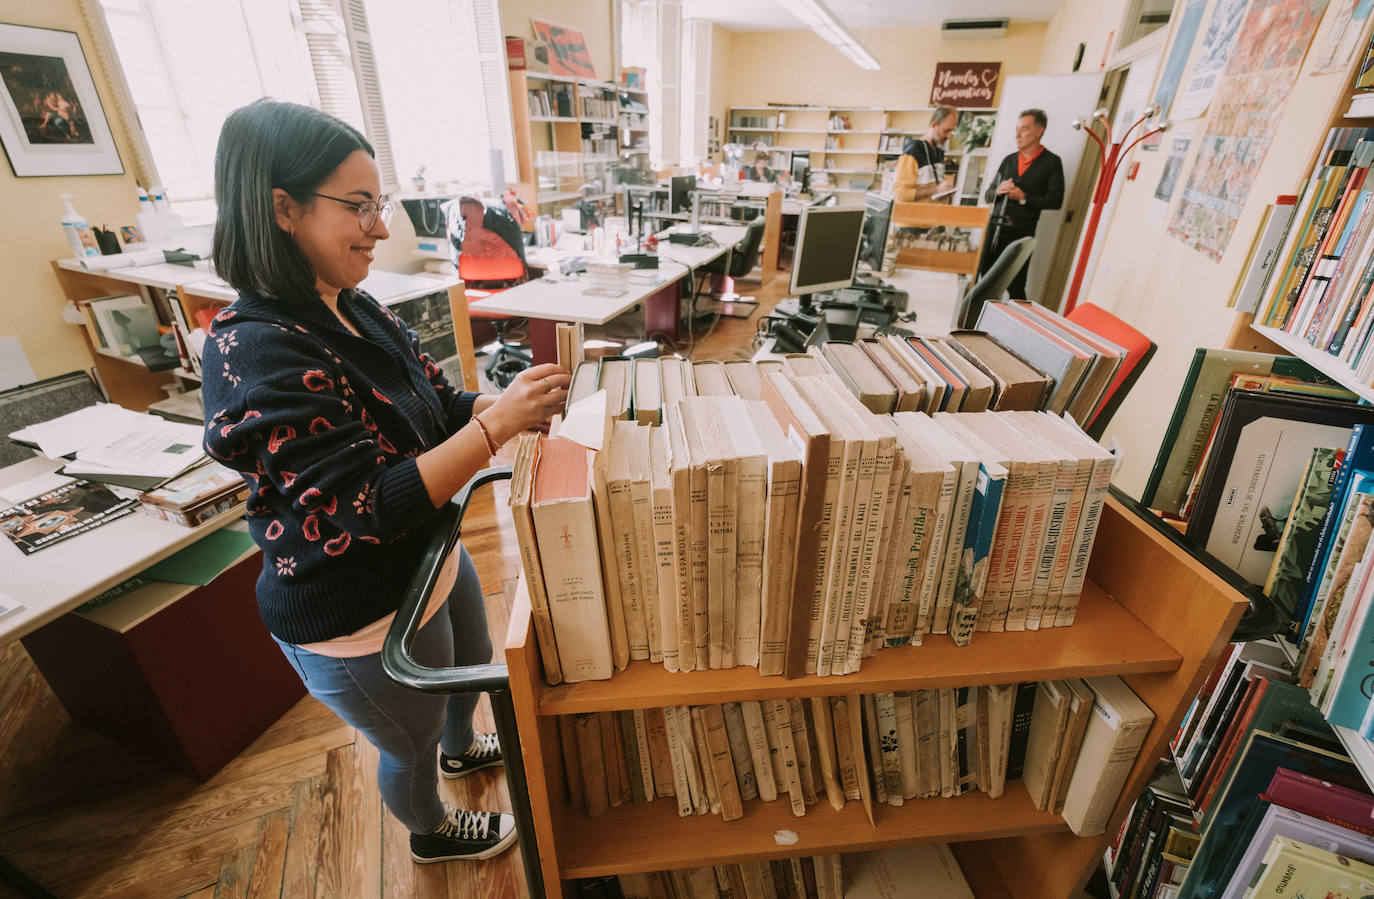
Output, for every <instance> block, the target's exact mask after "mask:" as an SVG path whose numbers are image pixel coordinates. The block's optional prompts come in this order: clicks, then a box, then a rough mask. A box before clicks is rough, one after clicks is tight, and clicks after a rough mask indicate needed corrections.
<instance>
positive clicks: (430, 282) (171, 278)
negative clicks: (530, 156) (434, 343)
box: [57, 259, 458, 306]
mask: <svg viewBox="0 0 1374 899" xmlns="http://www.w3.org/2000/svg"><path fill="white" fill-rule="evenodd" d="M57 264H58V266H59V267H60V268H64V269H67V270H68V271H72V272H80V273H81V274H83V275H97V276H99V277H102V278H110V279H112V280H115V281H127V282H128V283H130V284H141V285H144V286H147V287H156V288H159V289H162V290H171V289H172V288H175V287H182V286H185V287H190V288H192V291H193V292H194V293H195V294H197V295H198V296H203V297H209V298H210V299H212V300H224V301H225V302H233V301H234V300H235V299H236V298H237V297H238V293H237V292H236V291H235V290H234V289H233V288H232V287H230V286H229V285H228V284H226V283H225V282H224V281H221V280H220V279H219V278H218V277H216V276H215V273H214V272H207V271H204V270H202V269H198V268H191V267H190V266H185V265H172V264H171V263H168V262H160V263H158V264H156V265H138V266H131V267H129V268H112V269H103V270H99V271H93V270H91V269H88V268H86V267H85V266H84V265H82V264H81V263H80V262H78V261H77V260H75V259H59V260H58V261H57ZM457 283H458V279H457V278H455V277H453V276H452V275H439V274H435V273H433V272H419V273H416V274H406V273H404V272H388V271H382V270H380V269H377V270H374V271H372V272H369V273H368V276H367V278H365V279H364V280H363V283H362V284H360V285H358V286H359V287H361V288H362V289H363V290H365V291H367V292H368V293H369V294H371V295H372V296H373V297H374V298H375V299H376V300H377V302H379V303H381V304H382V305H384V306H390V305H393V304H395V303H400V302H404V301H405V300H412V299H414V298H415V297H422V296H425V295H427V294H431V293H434V292H435V291H436V290H447V289H448V288H450V287H452V286H453V285H454V284H457Z"/></svg>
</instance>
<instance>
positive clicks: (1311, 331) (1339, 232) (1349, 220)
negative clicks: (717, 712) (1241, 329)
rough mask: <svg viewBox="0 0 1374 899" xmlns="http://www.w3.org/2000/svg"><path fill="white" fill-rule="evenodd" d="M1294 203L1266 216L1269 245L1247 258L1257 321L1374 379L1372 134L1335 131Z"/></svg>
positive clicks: (1368, 131) (1356, 130)
mask: <svg viewBox="0 0 1374 899" xmlns="http://www.w3.org/2000/svg"><path fill="white" fill-rule="evenodd" d="M1319 160H1320V161H1319V164H1318V165H1317V167H1316V168H1315V169H1314V170H1313V172H1312V174H1311V176H1310V177H1309V178H1308V179H1307V181H1306V183H1305V184H1304V185H1303V188H1302V192H1301V193H1300V194H1299V196H1298V198H1297V202H1296V203H1293V204H1287V203H1284V204H1277V205H1275V206H1274V208H1273V211H1272V212H1271V213H1270V223H1271V224H1272V227H1271V228H1266V231H1271V232H1272V234H1273V236H1272V237H1271V242H1272V247H1270V248H1269V249H1270V251H1268V252H1256V253H1254V254H1253V258H1252V264H1251V269H1252V271H1251V273H1250V274H1249V275H1247V278H1246V279H1245V280H1246V281H1248V282H1251V283H1254V282H1259V285H1260V286H1259V288H1258V290H1257V295H1258V308H1257V311H1256V315H1255V321H1256V322H1258V323H1260V324H1263V325H1265V326H1268V327H1272V328H1279V329H1282V330H1283V331H1286V332H1288V333H1289V334H1292V335H1293V336H1295V337H1297V338H1299V339H1301V340H1302V341H1304V342H1305V343H1308V344H1310V345H1312V346H1313V347H1315V348H1316V349H1318V350H1320V351H1322V352H1324V353H1328V354H1330V355H1332V356H1334V357H1336V358H1337V359H1339V360H1341V361H1342V362H1344V363H1345V364H1347V365H1348V366H1349V367H1350V368H1351V369H1352V370H1353V371H1354V372H1355V373H1356V376H1357V377H1358V378H1359V379H1360V381H1361V382H1362V383H1366V384H1367V383H1370V380H1371V377H1374V354H1371V353H1370V352H1369V349H1370V337H1371V334H1374V303H1371V302H1370V298H1371V293H1372V292H1374V202H1371V201H1374V181H1370V180H1369V178H1368V175H1369V168H1370V164H1371V162H1374V129H1369V128H1333V129H1331V131H1330V132H1329V133H1328V134H1327V137H1326V142H1325V144H1324V145H1323V147H1322V150H1321V153H1320V156H1319Z"/></svg>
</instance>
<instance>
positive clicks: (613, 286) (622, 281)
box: [583, 262, 634, 297]
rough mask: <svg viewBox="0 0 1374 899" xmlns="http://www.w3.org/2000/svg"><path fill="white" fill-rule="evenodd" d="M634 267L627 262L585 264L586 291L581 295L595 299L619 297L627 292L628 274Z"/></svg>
mask: <svg viewBox="0 0 1374 899" xmlns="http://www.w3.org/2000/svg"><path fill="white" fill-rule="evenodd" d="M633 269H634V266H633V265H631V264H630V263H628V262H589V263H587V274H586V281H587V289H586V290H585V291H583V293H587V294H591V295H592V296H597V297H619V296H624V295H625V294H626V293H628V292H629V289H630V288H629V278H630V272H631V271H632V270H633Z"/></svg>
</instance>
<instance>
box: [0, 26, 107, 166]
mask: <svg viewBox="0 0 1374 899" xmlns="http://www.w3.org/2000/svg"><path fill="white" fill-rule="evenodd" d="M0 144H3V145H4V148H5V155H6V156H7V157H8V158H9V162H10V168H11V169H13V170H14V174H15V175H16V176H17V177H20V178H29V177H34V176H41V175H119V174H123V172H124V166H123V164H122V163H120V161H119V151H118V150H117V149H116V148H115V142H114V136H113V135H112V134H111V133H110V125H109V123H108V122H107V121H106V120H105V111H104V109H102V108H101V106H100V97H99V96H98V95H97V94H96V92H95V82H94V81H93V80H92V78H91V70H90V68H89V67H88V66H87V65H86V56H85V54H84V53H83V52H82V50H81V42H80V40H78V39H77V36H76V34H75V33H74V32H71V31H57V30H55V29H51V28H30V27H28V26H24V25H5V24H0Z"/></svg>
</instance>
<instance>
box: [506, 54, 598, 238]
mask: <svg viewBox="0 0 1374 899" xmlns="http://www.w3.org/2000/svg"><path fill="white" fill-rule="evenodd" d="M509 77H510V96H511V117H512V120H513V122H514V125H515V156H516V165H517V169H518V171H519V178H520V184H521V185H522V188H523V190H522V194H523V196H524V197H526V198H530V197H532V198H533V200H534V202H535V205H536V206H537V209H538V214H541V215H556V214H557V211H558V210H559V209H561V208H562V207H564V206H567V205H569V204H572V203H575V202H577V201H578V200H582V199H586V200H588V201H591V202H606V203H610V202H612V201H613V198H614V191H613V187H614V176H613V169H614V167H615V166H616V165H617V164H618V163H619V161H620V151H621V141H620V124H621V123H620V119H621V112H620V111H621V105H622V104H621V92H620V91H621V88H620V87H619V86H617V85H615V84H613V83H611V82H605V81H595V80H591V79H586V78H573V77H571V76H564V75H550V74H547V73H539V72H531V71H529V70H526V69H512V70H511V71H510V72H509ZM588 185H591V186H590V187H589V186H588Z"/></svg>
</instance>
